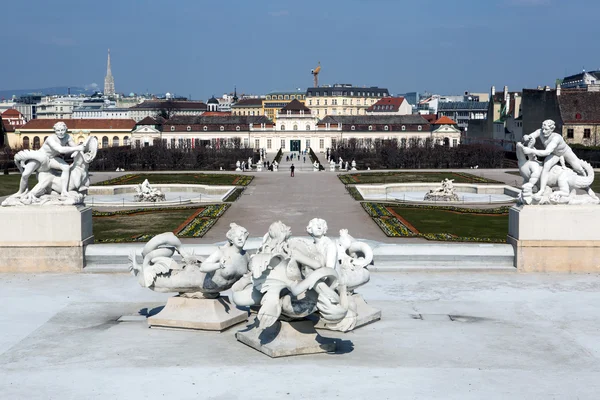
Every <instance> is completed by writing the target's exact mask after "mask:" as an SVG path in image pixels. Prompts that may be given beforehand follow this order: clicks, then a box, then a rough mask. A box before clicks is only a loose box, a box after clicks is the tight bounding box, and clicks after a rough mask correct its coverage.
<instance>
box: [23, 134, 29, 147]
mask: <svg viewBox="0 0 600 400" xmlns="http://www.w3.org/2000/svg"><path fill="white" fill-rule="evenodd" d="M23 148H24V149H28V148H29V136H23Z"/></svg>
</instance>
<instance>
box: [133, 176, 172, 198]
mask: <svg viewBox="0 0 600 400" xmlns="http://www.w3.org/2000/svg"><path fill="white" fill-rule="evenodd" d="M135 192H136V193H135V195H134V196H133V199H134V201H137V202H140V203H144V202H148V203H158V202H161V201H165V194H164V193H163V192H161V191H160V190H159V189H156V188H153V187H152V186H150V182H148V179H144V182H142V183H140V184H139V185H137V186H136V188H135Z"/></svg>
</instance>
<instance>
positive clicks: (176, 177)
mask: <svg viewBox="0 0 600 400" xmlns="http://www.w3.org/2000/svg"><path fill="white" fill-rule="evenodd" d="M145 179H148V182H150V184H168V183H181V184H195V185H237V186H246V185H248V184H249V183H250V182H251V181H252V179H253V176H252V175H237V174H205V173H197V174H128V175H123V176H121V177H118V178H114V179H109V180H106V181H102V182H98V183H95V184H94V185H99V186H103V185H137V184H140V183H142V182H144V180H145Z"/></svg>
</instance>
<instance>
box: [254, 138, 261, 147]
mask: <svg viewBox="0 0 600 400" xmlns="http://www.w3.org/2000/svg"><path fill="white" fill-rule="evenodd" d="M254 148H255V149H259V148H260V139H254Z"/></svg>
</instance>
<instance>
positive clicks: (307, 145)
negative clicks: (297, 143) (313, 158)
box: [306, 139, 310, 149]
mask: <svg viewBox="0 0 600 400" xmlns="http://www.w3.org/2000/svg"><path fill="white" fill-rule="evenodd" d="M306 149H310V139H306Z"/></svg>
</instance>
